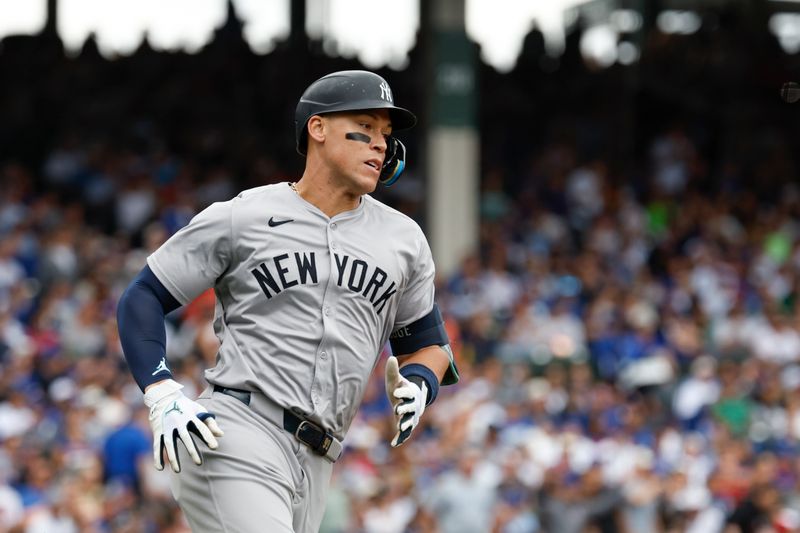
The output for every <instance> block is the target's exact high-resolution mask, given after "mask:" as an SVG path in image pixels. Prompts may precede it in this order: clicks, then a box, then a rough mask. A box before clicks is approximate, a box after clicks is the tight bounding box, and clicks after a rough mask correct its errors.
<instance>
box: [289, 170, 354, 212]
mask: <svg viewBox="0 0 800 533" xmlns="http://www.w3.org/2000/svg"><path fill="white" fill-rule="evenodd" d="M294 189H295V191H296V192H297V194H299V195H300V196H301V197H302V198H303V200H305V201H306V202H308V203H310V204H312V205H314V206H315V207H317V209H319V210H320V211H322V212H323V213H325V214H326V215H327V216H328V217H329V218H333V217H334V216H336V215H338V214H339V213H343V212H345V211H350V210H352V209H355V208H356V207H358V204H359V203H360V202H361V195H360V194H354V193H352V192H351V191H348V190H346V189H343V188H340V187H334V186H332V185H330V184H329V183H327V182H323V181H322V180H314V179H310V178H308V177H307V176H306V175H305V174H304V175H303V177H302V178H301V179H300V181H298V182H297V183H295V186H294Z"/></svg>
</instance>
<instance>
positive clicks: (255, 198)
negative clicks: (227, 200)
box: [233, 181, 291, 203]
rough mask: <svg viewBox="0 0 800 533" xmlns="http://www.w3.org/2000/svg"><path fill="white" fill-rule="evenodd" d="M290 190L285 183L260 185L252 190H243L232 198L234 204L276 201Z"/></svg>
mask: <svg viewBox="0 0 800 533" xmlns="http://www.w3.org/2000/svg"><path fill="white" fill-rule="evenodd" d="M289 190H291V189H290V188H289V185H288V184H287V182H284V181H282V182H280V183H270V184H269V185H260V186H258V187H253V188H252V189H245V190H243V191H242V192H240V193H239V194H237V195H236V197H235V198H233V200H234V202H245V203H249V202H263V201H264V200H270V199H277V198H279V197H280V196H282V195H283V194H284V193H286V192H287V191H289Z"/></svg>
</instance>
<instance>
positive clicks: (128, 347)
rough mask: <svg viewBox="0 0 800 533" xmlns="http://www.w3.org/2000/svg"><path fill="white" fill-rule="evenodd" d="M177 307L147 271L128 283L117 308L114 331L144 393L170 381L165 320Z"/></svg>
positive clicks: (144, 270)
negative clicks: (152, 387) (158, 384)
mask: <svg viewBox="0 0 800 533" xmlns="http://www.w3.org/2000/svg"><path fill="white" fill-rule="evenodd" d="M179 305H180V304H179V303H178V301H177V300H175V298H173V297H172V296H171V295H170V294H169V292H168V291H167V290H166V288H164V286H163V285H162V284H161V283H160V282H159V281H158V279H157V278H156V277H155V275H154V274H153V273H152V272H151V271H150V269H149V268H148V267H145V268H144V269H143V270H142V272H140V273H139V275H138V276H137V277H136V278H135V279H134V280H133V282H131V284H130V285H129V286H128V288H127V289H126V290H125V293H123V295H122V297H121V298H120V300H119V305H118V306H117V327H118V328H119V338H120V342H121V344H122V351H123V353H124V354H125V360H126V361H127V362H128V367H129V368H130V369H131V373H132V374H133V378H134V379H135V380H136V383H137V384H138V385H139V388H141V389H142V391H144V390H145V389H146V388H147V387H148V386H150V385H152V384H155V383H157V382H160V381H163V380H164V379H169V378H171V377H172V373H171V372H170V371H169V368H168V367H167V364H166V336H167V335H166V330H165V327H164V317H165V316H166V314H167V313H169V312H170V311H172V310H174V309H176V308H177V307H178V306H179Z"/></svg>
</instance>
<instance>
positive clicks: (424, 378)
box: [400, 363, 439, 405]
mask: <svg viewBox="0 0 800 533" xmlns="http://www.w3.org/2000/svg"><path fill="white" fill-rule="evenodd" d="M400 375H401V376H403V377H404V378H406V379H407V380H408V381H410V382H412V383H414V384H415V385H417V386H418V387H419V388H420V389H421V388H422V383H425V386H426V387H427V388H428V397H427V398H426V401H425V405H430V404H432V403H433V401H434V400H435V399H436V396H437V395H438V394H439V380H438V379H437V378H436V374H434V373H433V370H431V369H430V368H428V367H427V366H425V365H421V364H419V363H412V364H410V365H406V366H404V367H401V368H400Z"/></svg>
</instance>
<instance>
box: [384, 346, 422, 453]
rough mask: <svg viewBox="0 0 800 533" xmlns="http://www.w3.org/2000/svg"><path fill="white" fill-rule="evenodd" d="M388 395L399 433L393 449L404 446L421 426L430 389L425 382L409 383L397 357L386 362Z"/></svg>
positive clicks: (396, 435) (393, 440)
mask: <svg viewBox="0 0 800 533" xmlns="http://www.w3.org/2000/svg"><path fill="white" fill-rule="evenodd" d="M386 395H387V396H389V401H390V402H391V403H392V411H393V413H394V418H395V427H396V428H397V433H396V434H395V436H394V438H393V439H392V447H393V448H396V447H398V446H400V445H401V444H403V443H404V442H405V441H406V440H408V438H409V437H410V436H411V432H412V431H414V428H415V427H417V425H418V424H419V419H420V417H421V416H422V413H423V412H425V402H426V400H427V399H428V387H427V385H425V382H424V381H421V380H420V384H419V385H418V384H416V383H414V382H413V381H409V380H407V379H406V378H404V377H403V376H402V375H401V374H400V366H399V365H398V363H397V357H389V359H388V360H387V361H386Z"/></svg>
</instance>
